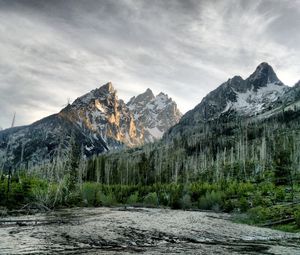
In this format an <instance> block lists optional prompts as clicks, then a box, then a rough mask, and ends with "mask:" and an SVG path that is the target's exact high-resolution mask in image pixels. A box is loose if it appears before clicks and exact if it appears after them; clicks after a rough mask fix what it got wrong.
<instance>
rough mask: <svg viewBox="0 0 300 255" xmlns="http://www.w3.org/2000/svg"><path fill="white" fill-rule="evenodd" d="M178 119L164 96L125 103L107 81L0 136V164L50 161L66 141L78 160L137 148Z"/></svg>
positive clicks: (146, 96)
mask: <svg viewBox="0 0 300 255" xmlns="http://www.w3.org/2000/svg"><path fill="white" fill-rule="evenodd" d="M180 117H181V113H180V112H179V110H178V109H177V106H176V103H175V102H174V101H173V100H172V99H171V98H169V97H168V96H167V95H165V94H163V93H160V94H159V95H157V96H156V97H155V96H154V95H153V93H152V91H151V90H150V89H148V90H147V91H146V92H145V93H143V94H141V95H138V96H136V97H133V98H132V99H131V100H130V101H129V102H128V103H127V104H126V103H125V102H124V101H123V100H121V99H119V98H118V96H117V91H116V89H115V88H114V87H113V85H112V83H110V82H109V83H107V84H105V85H103V86H101V87H100V88H97V89H95V90H92V91H90V92H89V93H87V94H85V95H83V96H81V97H79V98H77V99H76V100H75V101H74V102H73V103H72V104H69V105H67V106H66V107H65V108H64V109H62V110H61V111H60V112H59V113H57V114H54V115H51V116H49V117H46V118H44V119H41V120H39V121H37V122H35V123H33V124H32V125H29V126H23V127H17V128H13V129H7V130H3V131H0V162H2V163H3V162H6V163H5V164H8V165H11V166H18V165H24V164H27V165H28V162H29V164H31V165H35V164H39V163H40V162H43V161H45V160H46V161H52V160H53V158H54V157H57V156H58V155H59V156H60V157H63V156H64V155H66V154H67V153H68V146H69V145H68V143H69V141H70V138H71V137H74V139H75V140H76V143H77V144H78V145H79V146H80V147H81V151H82V154H83V156H91V155H94V154H100V153H103V152H106V151H111V150H115V149H120V148H123V147H134V146H139V145H143V144H144V143H147V142H153V141H155V140H157V139H160V138H161V137H162V135H163V133H164V132H165V131H166V130H168V129H169V128H170V127H171V126H173V125H174V124H176V123H177V122H178V121H179V119H180ZM6 151H7V152H6Z"/></svg>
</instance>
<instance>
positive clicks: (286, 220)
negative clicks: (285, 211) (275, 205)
mask: <svg viewBox="0 0 300 255" xmlns="http://www.w3.org/2000/svg"><path fill="white" fill-rule="evenodd" d="M294 221H295V219H294V218H288V219H283V220H278V221H273V222H269V223H265V224H262V225H260V227H272V226H276V225H280V224H286V223H291V222H294Z"/></svg>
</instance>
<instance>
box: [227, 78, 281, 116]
mask: <svg viewBox="0 0 300 255" xmlns="http://www.w3.org/2000/svg"><path fill="white" fill-rule="evenodd" d="M232 90H233V91H234V93H235V94H236V102H232V101H230V102H227V105H226V107H225V109H224V110H223V112H222V113H225V112H227V111H228V110H230V109H234V110H236V111H237V112H243V113H247V114H250V115H252V114H256V113H258V112H260V111H262V110H264V109H265V108H266V107H267V106H268V104H270V103H272V102H274V101H276V100H277V99H278V98H280V97H281V96H282V95H283V94H284V92H285V90H286V87H285V86H282V85H280V84H277V83H276V82H274V83H268V84H267V86H265V87H260V88H259V89H258V90H257V91H254V89H253V88H252V89H250V90H247V91H246V92H244V93H240V92H237V91H235V90H234V89H233V88H232Z"/></svg>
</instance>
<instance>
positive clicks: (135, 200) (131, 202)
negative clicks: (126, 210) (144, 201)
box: [126, 191, 139, 205]
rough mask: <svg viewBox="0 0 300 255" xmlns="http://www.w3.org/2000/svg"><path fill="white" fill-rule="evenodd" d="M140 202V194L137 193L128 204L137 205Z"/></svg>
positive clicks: (129, 198) (130, 197) (130, 198)
mask: <svg viewBox="0 0 300 255" xmlns="http://www.w3.org/2000/svg"><path fill="white" fill-rule="evenodd" d="M138 201H139V192H138V191H136V192H134V193H133V194H131V195H130V196H129V197H128V199H127V202H126V204H129V205H135V204H137V203H138Z"/></svg>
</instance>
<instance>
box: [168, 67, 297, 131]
mask: <svg viewBox="0 0 300 255" xmlns="http://www.w3.org/2000/svg"><path fill="white" fill-rule="evenodd" d="M295 87H296V86H295ZM293 97H294V88H290V87H288V86H286V85H284V84H283V83H282V82H281V81H280V80H279V79H278V77H277V75H276V74H275V72H274V70H273V68H272V67H271V66H270V65H269V64H267V63H261V64H260V65H259V66H258V67H257V68H256V70H255V71H254V72H253V73H252V74H251V75H250V76H249V77H248V78H247V79H245V80H244V79H243V78H242V77H240V76H234V77H233V78H231V79H229V80H228V81H226V82H224V83H223V84H221V85H220V86H219V87H218V88H217V89H215V90H213V91H212V92H210V93H209V94H208V95H207V96H206V97H204V98H203V100H202V101H201V102H200V104H198V105H197V106H196V107H195V108H194V109H193V110H191V111H189V112H187V113H186V114H185V115H184V116H183V117H182V118H181V120H180V122H179V123H178V124H177V125H175V126H174V127H173V128H171V129H170V130H169V131H168V136H175V135H177V133H181V132H183V131H184V129H186V127H188V128H191V129H193V128H194V127H195V126H197V125H199V124H200V123H205V122H207V121H212V120H217V119H219V118H220V117H221V116H227V118H249V117H252V118H253V117H255V116H259V115H261V114H263V113H265V112H267V111H270V110H271V109H273V108H275V107H279V106H282V105H283V103H284V102H287V101H288V100H290V101H294V100H295V98H294V99H293ZM184 132H186V130H185V131H184Z"/></svg>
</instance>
